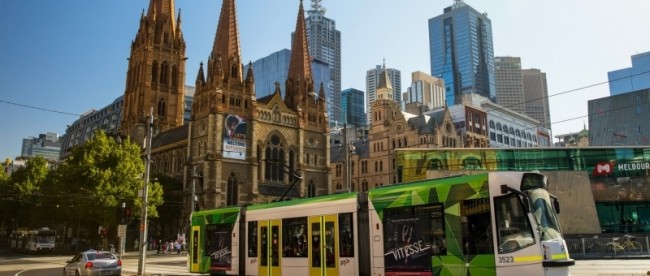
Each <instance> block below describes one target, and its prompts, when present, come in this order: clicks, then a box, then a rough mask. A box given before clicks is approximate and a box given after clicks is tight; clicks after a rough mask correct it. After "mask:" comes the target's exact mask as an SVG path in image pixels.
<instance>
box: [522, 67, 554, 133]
mask: <svg viewBox="0 0 650 276" xmlns="http://www.w3.org/2000/svg"><path fill="white" fill-rule="evenodd" d="M521 76H522V79H523V81H524V101H525V102H526V112H525V114H526V115H528V116H529V117H531V118H533V119H535V120H538V121H539V122H540V123H541V124H542V126H543V127H544V128H546V129H549V130H550V129H551V111H550V108H549V105H548V86H547V85H546V73H544V72H542V71H540V70H539V69H525V70H521Z"/></svg>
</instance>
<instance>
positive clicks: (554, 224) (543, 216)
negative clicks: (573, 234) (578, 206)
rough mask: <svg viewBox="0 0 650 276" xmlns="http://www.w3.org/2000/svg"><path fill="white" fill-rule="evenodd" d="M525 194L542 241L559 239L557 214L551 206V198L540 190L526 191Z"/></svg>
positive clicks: (544, 191) (546, 192)
mask: <svg viewBox="0 0 650 276" xmlns="http://www.w3.org/2000/svg"><path fill="white" fill-rule="evenodd" d="M527 192H528V199H529V200H530V205H531V207H532V211H533V214H534V215H535V219H536V220H537V224H538V230H539V231H540V236H541V238H542V240H543V241H545V240H552V239H557V238H561V232H560V224H559V222H558V219H557V213H556V212H555V209H553V207H552V205H551V202H552V201H551V196H550V194H549V193H548V191H546V190H545V189H541V188H540V189H532V190H528V191H527Z"/></svg>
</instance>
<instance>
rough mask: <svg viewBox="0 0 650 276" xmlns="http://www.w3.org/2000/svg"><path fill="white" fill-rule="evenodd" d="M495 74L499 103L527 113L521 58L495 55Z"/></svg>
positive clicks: (521, 112)
mask: <svg viewBox="0 0 650 276" xmlns="http://www.w3.org/2000/svg"><path fill="white" fill-rule="evenodd" d="M494 65H495V68H496V69H495V70H494V72H495V76H496V88H497V90H496V91H497V102H496V103H497V104H499V105H501V106H502V107H506V108H508V109H510V110H513V111H516V112H518V113H520V114H526V104H525V97H524V81H523V79H522V73H521V58H519V57H495V58H494Z"/></svg>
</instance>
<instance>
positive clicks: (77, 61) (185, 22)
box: [0, 0, 650, 160]
mask: <svg viewBox="0 0 650 276" xmlns="http://www.w3.org/2000/svg"><path fill="white" fill-rule="evenodd" d="M465 3H467V4H468V5H470V6H472V7H473V8H474V9H476V10H477V11H479V12H485V13H487V14H488V17H489V18H490V20H491V22H492V32H493V42H494V54H495V56H514V57H520V58H521V61H522V68H523V69H528V68H537V69H540V70H542V71H543V72H545V73H546V74H547V82H548V89H549V95H550V98H549V104H550V112H551V122H552V126H551V128H552V131H553V135H558V134H566V133H571V132H577V131H580V130H582V129H583V127H584V126H585V125H586V124H587V123H588V119H587V115H588V111H587V101H588V100H591V99H597V98H602V97H607V96H608V95H609V87H608V85H607V83H606V82H607V72H608V71H613V70H617V69H622V68H626V67H630V66H631V60H630V56H631V55H634V54H637V53H643V52H648V51H650V36H649V35H648V34H647V30H650V20H647V13H648V11H649V10H650V2H648V1H647V0H621V1H578V0H546V1H537V0H465ZM148 4H149V0H112V1H88V0H63V1H44V0H3V1H2V9H0V118H2V119H0V160H4V159H5V158H10V159H13V158H15V157H16V156H18V155H20V149H21V145H22V139H23V138H28V137H38V135H39V134H44V133H47V132H54V133H58V134H59V135H63V134H65V130H66V127H67V126H68V125H71V124H72V123H73V122H74V121H75V120H77V119H78V118H79V115H81V114H83V113H85V112H87V111H90V110H92V109H96V110H99V109H101V108H103V107H105V106H106V105H108V104H110V103H112V102H113V100H115V99H116V98H117V97H119V96H120V95H123V94H124V88H125V77H126V69H127V65H128V63H127V58H128V57H129V52H130V43H131V41H132V40H133V39H134V38H135V35H136V33H137V30H138V27H139V21H140V16H141V14H142V12H143V10H145V9H146V8H147V7H148ZM298 4H299V1H298V0H272V1H271V0H240V1H237V2H236V7H237V18H238V23H239V34H240V44H241V53H242V59H243V61H244V62H245V63H248V61H255V60H257V59H259V58H262V57H265V56H267V55H269V54H271V53H273V52H276V51H278V50H281V49H284V48H288V49H290V48H291V46H290V42H291V41H290V40H291V32H292V31H293V30H294V29H295V24H296V16H297V12H298ZM321 4H322V6H323V7H325V8H326V9H327V11H326V13H325V16H326V17H328V18H331V19H334V20H335V21H336V28H337V29H338V30H339V31H340V32H341V50H342V86H341V87H342V89H347V88H356V89H359V90H365V74H366V71H367V70H369V69H373V68H374V67H375V66H376V65H379V64H382V61H383V60H385V62H386V66H387V67H389V68H395V69H398V70H400V71H401V72H402V87H404V89H406V87H408V86H409V84H410V81H411V76H410V74H411V72H414V71H422V72H425V73H428V74H430V73H431V69H430V61H429V45H428V44H429V41H428V25H427V22H428V19H430V18H433V17H435V16H438V15H440V14H442V13H443V9H444V8H445V7H448V6H450V5H451V4H453V0H406V1H394V0H345V1H344V0H323V1H322V3H321ZM304 5H305V10H308V9H310V5H311V1H308V0H305V2H304ZM220 7H221V0H176V9H177V10H178V9H180V10H181V16H182V31H183V35H184V38H185V42H186V45H187V49H186V50H187V51H186V55H187V57H188V59H187V64H186V70H187V72H186V73H187V75H186V84H188V85H191V86H194V81H195V79H196V74H197V72H198V68H199V63H200V62H202V61H206V60H207V58H208V55H209V54H210V52H211V50H212V44H213V41H214V36H215V32H216V26H217V20H218V17H219V12H220ZM585 87H587V88H585ZM402 92H403V91H402ZM555 94H558V95H556V96H553V95H555ZM587 127H588V126H587Z"/></svg>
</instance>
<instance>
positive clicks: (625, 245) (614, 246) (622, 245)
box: [605, 235, 643, 255]
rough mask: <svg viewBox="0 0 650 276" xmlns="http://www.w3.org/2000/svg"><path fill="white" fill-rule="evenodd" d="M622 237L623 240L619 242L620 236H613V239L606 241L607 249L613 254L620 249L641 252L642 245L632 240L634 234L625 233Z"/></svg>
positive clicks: (620, 250)
mask: <svg viewBox="0 0 650 276" xmlns="http://www.w3.org/2000/svg"><path fill="white" fill-rule="evenodd" d="M624 238H625V240H624V241H623V242H619V240H620V238H613V241H611V242H608V243H607V244H606V245H605V246H606V247H607V249H608V250H609V251H612V252H614V255H616V253H617V252H622V251H625V252H629V253H641V251H643V246H642V245H641V243H639V242H638V241H636V240H634V236H632V235H625V236H624Z"/></svg>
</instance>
